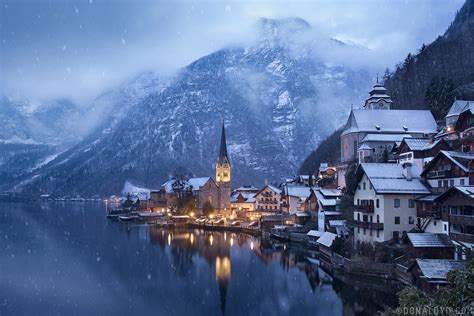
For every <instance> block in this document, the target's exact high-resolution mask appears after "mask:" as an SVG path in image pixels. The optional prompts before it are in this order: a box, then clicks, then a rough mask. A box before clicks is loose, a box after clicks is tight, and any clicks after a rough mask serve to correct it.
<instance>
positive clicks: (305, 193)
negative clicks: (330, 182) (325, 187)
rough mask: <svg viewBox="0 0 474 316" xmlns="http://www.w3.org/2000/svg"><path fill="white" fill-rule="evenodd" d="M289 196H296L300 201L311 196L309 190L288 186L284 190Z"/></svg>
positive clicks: (302, 187) (303, 187) (307, 188)
mask: <svg viewBox="0 0 474 316" xmlns="http://www.w3.org/2000/svg"><path fill="white" fill-rule="evenodd" d="M285 191H286V194H287V195H289V196H296V197H299V198H301V199H306V198H308V197H309V196H310V195H311V188H310V187H305V186H288V187H286V189H285Z"/></svg>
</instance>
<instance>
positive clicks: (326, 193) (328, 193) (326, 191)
mask: <svg viewBox="0 0 474 316" xmlns="http://www.w3.org/2000/svg"><path fill="white" fill-rule="evenodd" d="M319 191H320V192H321V193H322V194H323V195H324V196H325V197H329V196H332V197H340V196H341V194H342V191H341V190H339V189H319Z"/></svg>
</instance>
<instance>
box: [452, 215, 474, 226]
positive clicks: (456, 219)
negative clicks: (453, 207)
mask: <svg viewBox="0 0 474 316" xmlns="http://www.w3.org/2000/svg"><path fill="white" fill-rule="evenodd" d="M449 223H450V224H458V225H466V226H474V216H473V215H449Z"/></svg>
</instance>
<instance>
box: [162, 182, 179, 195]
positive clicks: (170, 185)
mask: <svg viewBox="0 0 474 316" xmlns="http://www.w3.org/2000/svg"><path fill="white" fill-rule="evenodd" d="M175 183H176V180H174V179H172V180H168V181H166V182H165V183H163V185H162V187H163V188H164V189H165V192H166V193H173V192H174V190H173V184H175Z"/></svg>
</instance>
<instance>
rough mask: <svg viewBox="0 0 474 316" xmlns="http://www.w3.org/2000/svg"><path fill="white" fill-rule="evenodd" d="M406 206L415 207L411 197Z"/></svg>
mask: <svg viewBox="0 0 474 316" xmlns="http://www.w3.org/2000/svg"><path fill="white" fill-rule="evenodd" d="M408 207H409V208H414V207H415V201H414V200H413V199H408Z"/></svg>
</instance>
